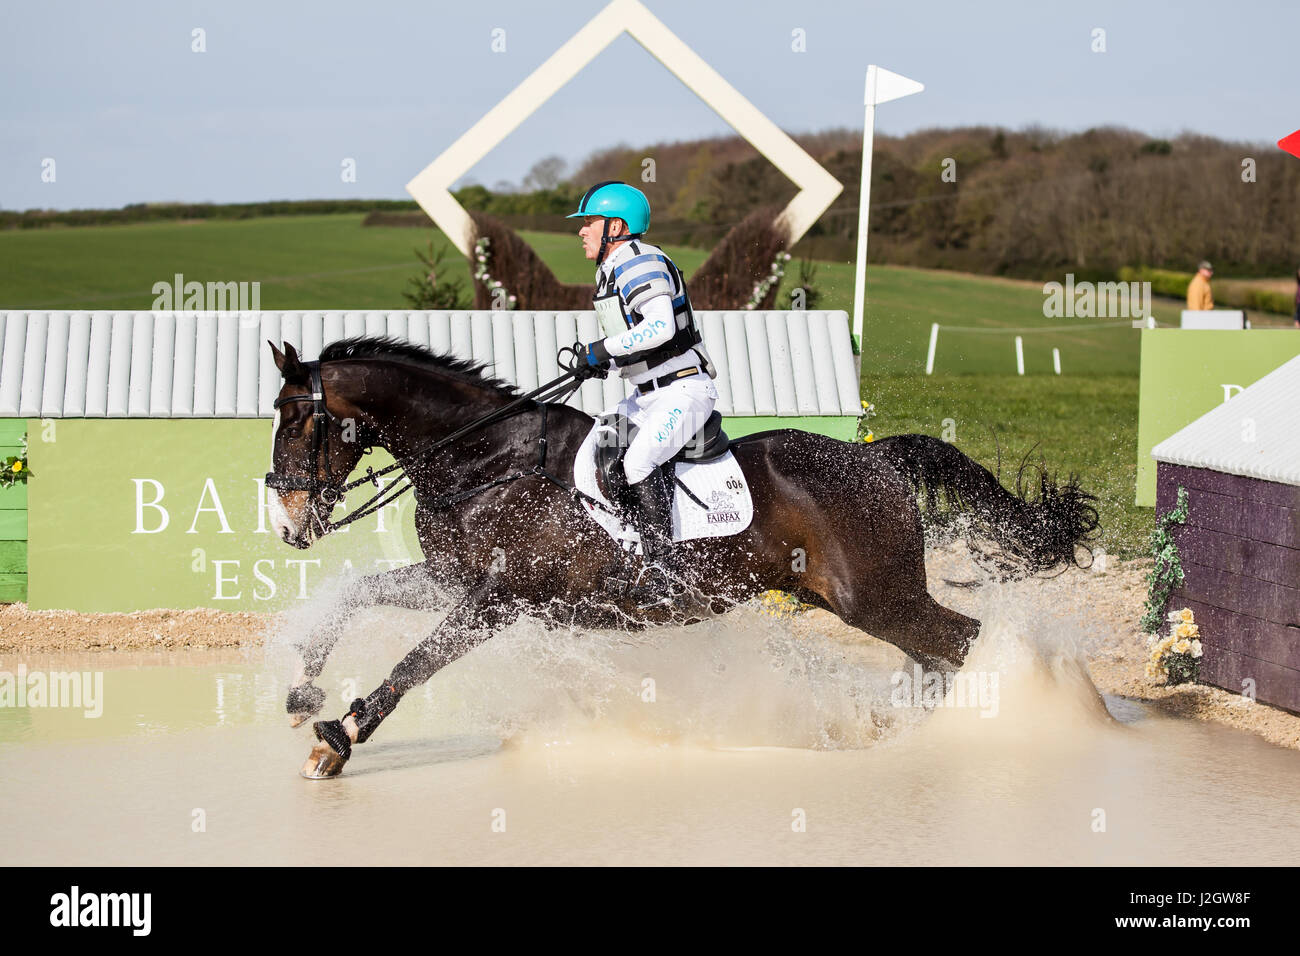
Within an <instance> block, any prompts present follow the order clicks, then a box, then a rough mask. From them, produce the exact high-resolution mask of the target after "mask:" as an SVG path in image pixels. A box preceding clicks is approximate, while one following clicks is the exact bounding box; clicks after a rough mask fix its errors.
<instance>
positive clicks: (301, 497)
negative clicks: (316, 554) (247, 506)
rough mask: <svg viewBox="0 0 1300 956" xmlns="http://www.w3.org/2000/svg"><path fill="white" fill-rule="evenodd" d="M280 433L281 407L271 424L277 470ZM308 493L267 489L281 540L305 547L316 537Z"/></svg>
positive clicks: (273, 455) (273, 525) (269, 503)
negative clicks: (277, 444) (309, 518)
mask: <svg viewBox="0 0 1300 956" xmlns="http://www.w3.org/2000/svg"><path fill="white" fill-rule="evenodd" d="M278 434H280V409H278V408H277V409H276V410H275V421H274V423H273V424H272V426H271V468H270V470H271V471H275V436H276V435H278ZM308 497H309V496H308V493H307V492H305V491H288V492H285V493H284V494H281V493H280V492H279V491H277V490H276V489H275V488H267V489H266V505H267V510H268V511H270V513H271V527H273V528H274V529H275V533H276V535H278V536H279V538H280V540H281V541H285V542H287V543H289V544H292V545H293V546H294V547H296V548H305V547H307V546H308V545H309V544H311V543H312V541H314V540H315V538H316V532H315V529H314V528H312V527H311V525H310V524H309V523H308V522H307V503H308Z"/></svg>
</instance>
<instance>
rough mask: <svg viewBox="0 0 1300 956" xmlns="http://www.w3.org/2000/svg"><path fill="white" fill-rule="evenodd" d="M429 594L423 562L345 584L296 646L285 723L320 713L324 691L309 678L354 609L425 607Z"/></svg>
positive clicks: (428, 571)
mask: <svg viewBox="0 0 1300 956" xmlns="http://www.w3.org/2000/svg"><path fill="white" fill-rule="evenodd" d="M433 595H434V579H433V574H432V571H431V569H430V568H429V566H428V565H427V564H415V565H409V566H407V567H404V568H396V569H394V570H392V571H384V572H382V573H380V574H372V575H368V576H366V577H364V578H361V579H360V580H359V581H355V582H353V583H351V584H349V585H348V586H347V587H346V588H345V589H344V590H343V591H342V593H340V594H339V595H338V597H337V598H336V599H335V604H334V607H333V609H332V611H331V613H330V614H328V615H327V616H325V618H324V623H323V624H322V625H321V627H320V629H319V630H318V631H316V633H314V634H312V635H311V636H310V638H309V639H308V640H307V641H306V642H304V643H303V644H301V645H299V647H298V652H299V654H300V655H301V658H302V664H301V667H300V668H299V670H298V674H297V676H296V677H295V678H294V680H293V684H292V685H291V686H290V687H289V693H288V695H287V697H286V698H285V710H286V711H287V712H288V714H289V726H291V727H297V726H299V725H300V724H303V723H305V722H307V721H308V720H310V719H311V718H313V717H315V716H316V715H317V714H318V713H320V710H321V708H322V707H323V706H324V704H325V691H323V690H321V689H320V688H319V687H317V686H316V685H315V684H314V683H312V681H314V680H315V679H316V678H317V677H319V676H320V673H321V671H322V670H324V668H325V661H326V658H328V657H329V654H330V651H332V650H333V649H334V645H335V644H336V643H337V642H338V639H339V637H340V636H341V635H342V634H343V631H344V629H345V627H346V625H347V623H348V622H349V621H350V620H351V619H352V616H353V615H354V614H356V612H357V611H358V610H360V609H361V608H364V607H370V606H372V605H376V604H385V605H391V606H394V607H409V608H420V607H426V606H427V605H428V603H429V601H430V600H431V598H432V596H433Z"/></svg>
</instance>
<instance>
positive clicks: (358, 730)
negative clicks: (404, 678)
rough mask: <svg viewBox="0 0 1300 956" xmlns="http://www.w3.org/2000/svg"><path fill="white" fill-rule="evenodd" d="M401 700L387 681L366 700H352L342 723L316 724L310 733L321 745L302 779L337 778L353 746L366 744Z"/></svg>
mask: <svg viewBox="0 0 1300 956" xmlns="http://www.w3.org/2000/svg"><path fill="white" fill-rule="evenodd" d="M401 699H402V697H401V694H399V693H398V692H397V688H396V687H394V686H393V684H392V683H391V682H390V681H384V682H383V683H382V684H380V685H379V686H378V687H377V688H375V690H374V691H372V692H371V694H370V696H369V697H366V698H365V699H362V698H360V697H358V698H357V699H356V700H354V701H353V702H352V703H351V705H349V707H348V712H347V714H345V715H344V717H343V719H342V720H318V721H316V723H314V724H312V730H314V731H315V732H316V739H317V740H319V741H320V744H318V745H317V746H316V747H315V748H313V749H312V752H311V756H310V757H308V758H307V763H306V765H305V766H304V767H303V771H302V773H303V776H304V777H312V778H316V777H333V776H336V775H337V774H338V773H339V772H340V771H341V770H342V769H343V764H345V763H346V762H347V760H348V758H349V757H351V756H352V745H353V744H354V743H357V744H364V743H365V742H366V741H367V740H369V739H370V735H371V734H373V733H374V732H375V731H376V730H378V729H379V725H380V724H381V723H383V721H384V718H385V717H387V716H388V715H389V714H391V713H392V712H393V709H394V708H395V707H397V702H398V701H400V700H401ZM322 745H323V746H322Z"/></svg>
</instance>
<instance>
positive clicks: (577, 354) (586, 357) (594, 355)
mask: <svg viewBox="0 0 1300 956" xmlns="http://www.w3.org/2000/svg"><path fill="white" fill-rule="evenodd" d="M608 362H609V353H608V352H606V351H605V343H604V342H603V341H596V342H592V343H591V344H590V345H580V344H578V343H574V346H573V363H572V364H571V365H570V366H569V371H571V372H573V377H574V378H576V379H578V380H579V381H582V380H583V379H588V378H604V377H605V376H606V375H608V374H609V369H608V368H607V367H606V366H607V363H608Z"/></svg>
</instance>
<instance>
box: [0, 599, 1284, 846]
mask: <svg viewBox="0 0 1300 956" xmlns="http://www.w3.org/2000/svg"><path fill="white" fill-rule="evenodd" d="M1035 587H1037V588H1038V590H1037V591H1029V590H1023V589H1022V590H1017V589H1016V588H1009V589H998V590H996V591H989V592H987V593H984V592H980V593H976V594H967V595H965V596H964V597H963V596H961V595H953V594H949V595H946V597H945V599H946V600H949V603H952V604H957V603H958V602H959V600H964V601H966V602H967V603H968V604H969V605H972V607H971V608H970V609H971V610H976V609H978V610H980V611H981V612H982V613H983V614H984V620H985V627H984V631H983V633H982V636H981V639H980V642H979V644H978V646H977V649H976V651H975V652H974V653H973V654H972V657H971V659H970V661H968V663H967V666H966V668H964V670H963V673H964V674H970V675H977V674H984V675H986V676H990V675H994V674H996V675H997V685H996V686H997V695H996V701H995V704H996V706H992V704H993V703H994V702H993V701H992V699H991V698H989V697H986V698H985V699H984V701H983V706H980V703H981V702H980V701H979V700H978V699H977V698H976V697H974V696H972V697H971V698H970V700H968V701H966V702H967V703H971V704H973V706H967V707H944V706H941V707H937V708H933V709H926V708H924V707H919V708H918V707H898V706H894V703H895V701H894V700H892V699H891V697H892V696H894V695H895V694H896V693H897V688H896V687H895V678H894V675H895V673H897V672H898V671H899V670H900V669H901V670H903V671H905V672H907V673H910V672H911V665H910V663H909V662H907V661H906V659H904V658H903V657H902V656H901V655H900V654H898V653H897V652H896V651H895V650H894V649H892V648H890V647H887V646H885V645H881V644H878V643H875V642H871V641H868V640H862V641H861V642H859V643H848V644H846V643H844V642H843V641H840V640H830V639H828V638H827V637H826V636H824V634H822V633H820V630H822V629H824V628H825V627H826V626H827V625H826V624H825V622H824V619H823V621H822V622H821V623H818V624H816V625H814V624H810V623H809V622H808V621H795V622H790V621H777V620H774V619H771V618H768V617H765V616H763V615H760V614H759V613H757V612H756V611H755V610H752V609H748V608H743V609H740V610H738V611H736V612H734V613H733V614H731V615H729V616H728V617H726V618H724V619H722V620H721V621H716V622H710V623H708V624H705V625H701V626H697V627H693V628H687V629H668V630H661V631H658V632H655V633H652V634H649V635H642V636H628V635H622V634H611V633H597V634H584V633H577V634H572V633H555V632H549V633H548V632H543V631H542V630H541V629H540V628H538V627H537V626H536V625H534V624H532V623H530V622H527V621H525V622H521V623H520V624H517V625H515V626H514V627H512V628H510V629H509V630H508V631H506V632H504V633H503V634H501V635H499V636H498V637H497V638H496V639H494V640H493V641H491V642H489V643H488V644H486V645H484V646H483V647H481V648H480V649H479V650H477V651H475V652H474V653H473V654H472V655H470V656H469V657H467V658H466V659H464V660H462V661H460V662H458V663H457V664H455V665H453V666H452V667H450V668H448V669H447V670H446V671H444V672H443V673H442V674H440V675H439V676H438V677H436V678H435V680H434V681H433V682H432V683H431V684H430V685H429V686H428V687H426V688H421V689H420V690H417V691H415V692H413V693H412V694H411V695H409V696H408V698H407V699H406V700H405V701H403V703H402V705H401V707H400V708H399V709H398V711H397V712H396V713H395V715H394V716H393V717H392V718H391V719H390V720H389V721H388V722H387V723H386V724H385V725H384V727H383V728H382V730H381V731H380V732H379V733H378V734H377V735H376V737H375V738H374V739H373V740H372V741H371V742H370V743H368V744H366V745H364V746H361V747H359V748H357V750H356V751H355V755H354V757H353V759H352V761H351V762H350V763H349V764H348V767H347V770H346V771H345V774H344V776H343V777H341V778H338V779H335V780H329V781H306V780H303V779H301V778H300V777H298V775H297V769H298V767H299V766H300V765H301V763H302V761H303V759H304V758H305V757H306V754H307V751H308V749H309V745H310V732H309V731H308V730H307V729H306V728H302V729H298V730H290V729H288V727H287V725H286V722H285V719H284V716H283V710H282V708H283V695H284V692H285V689H286V678H287V677H288V676H289V675H290V674H291V664H292V662H291V661H290V659H289V656H288V654H287V653H286V652H285V651H283V650H282V649H281V648H280V647H279V646H278V645H272V646H270V647H268V648H267V649H266V650H260V649H259V650H256V651H249V652H226V653H215V652H213V653H194V652H191V653H187V654H184V655H181V654H173V655H168V654H155V655H149V656H146V655H134V656H133V655H126V654H112V655H80V656H51V657H29V658H25V659H23V660H22V662H21V663H23V664H25V665H26V667H27V668H28V670H29V671H31V670H41V669H44V670H82V669H92V670H93V669H99V670H101V671H102V673H103V675H104V677H103V680H104V684H103V688H104V690H103V696H104V704H103V713H102V716H100V717H98V718H88V717H85V716H83V715H82V713H81V711H79V710H68V709H37V708H27V709H15V708H12V707H8V708H0V768H2V770H0V772H2V773H3V776H4V789H3V793H4V798H3V805H2V806H3V813H0V861H3V862H4V863H10V864H73V863H76V864H115V865H133V864H148V863H156V864H192V865H213V864H258V863H280V864H294V863H304V864H332V865H340V864H349V863H362V864H367V863H389V864H417V863H418V864H473V863H489V864H491V863H611V864H619V863H621V864H658V863H854V864H926V865H934V864H961V863H995V864H999V863H1040V864H1058V863H1059V864H1066V863H1085V864H1131V863H1147V864H1206V863H1240V862H1241V861H1243V860H1249V861H1251V862H1253V863H1293V862H1294V861H1295V860H1296V859H1297V858H1298V856H1300V835H1298V834H1297V830H1296V828H1295V827H1294V825H1293V821H1294V820H1295V818H1296V813H1297V810H1300V754H1297V753H1295V752H1292V751H1289V750H1284V749H1281V748H1277V747H1274V746H1272V745H1269V744H1267V743H1264V742H1263V741H1261V740H1259V739H1258V738H1255V737H1253V736H1250V735H1248V734H1244V733H1241V732H1237V731H1233V730H1230V729H1227V728H1224V727H1220V726H1217V725H1212V724H1205V723H1197V722H1190V721H1184V720H1176V719H1168V718H1162V717H1159V716H1157V715H1155V714H1153V713H1152V712H1150V711H1148V710H1147V709H1146V708H1145V707H1143V706H1141V705H1138V704H1134V703H1132V702H1128V701H1124V700H1119V699H1103V698H1102V697H1101V696H1100V695H1099V694H1098V693H1097V691H1096V689H1095V688H1094V687H1093V685H1092V683H1091V681H1090V680H1089V679H1088V677H1087V674H1086V671H1085V670H1084V669H1083V666H1082V664H1081V663H1080V655H1081V654H1083V653H1084V652H1086V649H1087V647H1088V646H1089V641H1090V640H1091V637H1090V635H1089V633H1088V626H1087V613H1086V607H1085V608H1083V609H1082V612H1080V609H1078V608H1074V609H1071V608H1070V607H1068V606H1067V605H1068V604H1069V602H1068V601H1062V600H1061V599H1060V596H1059V595H1056V596H1051V595H1043V594H1042V586H1041V585H1035ZM1033 594H1037V595H1038V597H1036V598H1029V597H1027V595H1033ZM974 605H978V607H975V606H974ZM1049 607H1050V608H1051V610H1052V613H1051V614H1050V615H1049V614H1047V613H1046V611H1045V608H1049ZM436 619H437V616H436V615H431V614H428V613H418V612H406V611H390V610H383V611H380V610H372V611H367V612H364V613H363V614H362V615H361V616H360V617H359V618H358V619H357V621H356V622H355V624H354V625H353V626H352V628H351V629H350V631H349V633H348V635H346V636H345V638H344V640H343V642H341V644H340V647H339V649H338V651H337V652H336V658H335V659H333V660H332V661H331V664H330V666H329V668H328V669H327V670H326V673H325V676H324V678H323V679H322V680H321V681H320V682H319V683H320V685H321V686H322V687H323V688H326V689H327V690H329V692H330V695H331V698H330V703H329V704H328V705H327V707H328V713H329V714H330V715H332V716H337V715H338V713H339V712H341V710H342V708H343V703H344V701H345V700H350V699H351V698H352V697H353V696H356V695H357V694H364V693H367V692H368V691H369V690H370V689H371V688H372V687H373V686H374V685H375V683H376V682H377V681H378V679H379V678H380V677H382V676H383V674H384V673H386V671H387V670H388V669H389V668H390V667H391V665H392V663H393V662H395V661H396V660H397V658H398V657H399V656H400V655H401V653H402V651H403V649H404V648H406V647H409V646H410V645H411V644H412V643H413V642H414V641H415V640H417V639H418V638H419V637H420V636H422V635H423V634H424V633H426V632H427V630H428V628H429V627H430V626H431V625H432V623H434V622H435V621H436ZM1080 621H1082V622H1083V623H1080ZM18 663H19V661H18V660H17V659H15V658H12V657H9V658H5V659H0V670H6V669H7V670H10V671H13V670H15V669H16V666H17V664H18ZM989 689H991V688H989V687H988V686H987V685H986V690H989ZM955 699H956V697H955V695H954V697H953V698H951V699H950V700H955ZM982 714H988V715H989V716H982ZM200 823H201V824H202V826H201V827H200ZM801 823H802V827H800V824H801ZM502 825H504V830H503V831H502V830H501V827H502Z"/></svg>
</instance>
